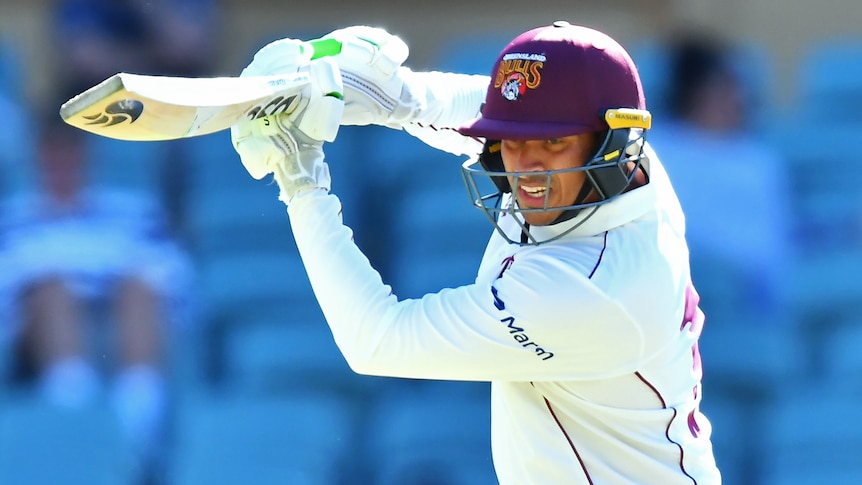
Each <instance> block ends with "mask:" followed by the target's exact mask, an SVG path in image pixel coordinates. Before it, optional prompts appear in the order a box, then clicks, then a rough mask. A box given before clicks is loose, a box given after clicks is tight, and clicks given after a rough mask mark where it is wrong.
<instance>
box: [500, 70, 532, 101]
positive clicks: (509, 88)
mask: <svg viewBox="0 0 862 485" xmlns="http://www.w3.org/2000/svg"><path fill="white" fill-rule="evenodd" d="M526 90H527V83H526V79H524V75H523V74H521V73H520V72H513V73H512V74H510V75H509V76H508V77H506V80H505V81H504V82H503V85H502V88H501V90H500V93H501V94H502V95H503V97H504V98H506V99H507V100H509V101H516V100H517V99H518V98H520V97H521V95H522V94H524V92H525V91H526Z"/></svg>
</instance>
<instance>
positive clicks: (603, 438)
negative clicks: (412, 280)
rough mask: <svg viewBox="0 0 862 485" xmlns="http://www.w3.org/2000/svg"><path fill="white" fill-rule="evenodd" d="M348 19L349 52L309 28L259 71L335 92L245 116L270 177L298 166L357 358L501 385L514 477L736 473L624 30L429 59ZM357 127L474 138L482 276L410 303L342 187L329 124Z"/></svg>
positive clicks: (503, 435) (498, 401)
mask: <svg viewBox="0 0 862 485" xmlns="http://www.w3.org/2000/svg"><path fill="white" fill-rule="evenodd" d="M327 37H328V38H331V39H337V40H338V41H340V43H341V49H340V51H339V52H338V53H337V54H335V55H334V56H330V57H323V58H319V59H315V60H310V59H308V56H305V57H303V56H302V55H300V54H301V53H302V52H303V43H302V42H301V41H296V40H292V39H282V40H279V41H275V42H273V43H271V44H269V45H267V46H265V47H264V48H263V49H261V50H260V51H259V52H258V53H257V54H256V56H255V58H254V60H253V61H252V62H251V64H250V65H248V66H247V67H246V69H245V70H244V72H243V75H246V76H249V75H265V74H283V73H287V72H295V70H296V69H298V68H299V64H304V65H305V68H308V69H310V72H311V73H312V77H313V78H314V79H315V82H314V86H315V89H313V90H310V91H309V92H307V93H306V94H305V95H304V96H303V99H302V101H301V102H300V103H299V104H298V106H297V107H296V109H294V110H293V111H291V112H290V113H289V114H288V113H285V114H280V115H277V116H270V117H266V118H261V119H258V120H250V121H246V122H243V123H242V124H240V125H236V126H234V127H233V128H232V140H233V145H234V148H235V149H236V151H237V152H238V153H239V155H240V158H241V160H242V163H243V165H244V166H245V168H246V169H247V170H248V172H249V173H250V174H251V175H252V176H253V177H254V178H256V179H260V178H262V177H264V176H266V175H268V174H273V176H274V178H275V180H276V182H277V183H278V185H279V187H280V196H279V197H280V200H281V201H283V202H284V203H285V204H286V205H287V213H288V215H289V218H290V223H291V227H292V228H293V234H294V237H295V239H296V243H297V246H298V248H299V252H300V254H301V256H302V259H303V262H304V263H305V267H306V269H307V272H308V276H309V278H310V281H311V284H312V286H313V288H314V291H315V294H316V297H317V299H318V302H319V304H320V307H321V308H322V310H323V313H324V315H325V317H326V320H327V322H328V324H329V326H330V327H331V329H332V333H333V336H334V338H335V341H336V343H337V344H338V347H339V348H340V350H341V352H342V353H343V355H344V357H345V359H346V360H347V362H348V363H349V365H350V367H351V368H352V369H353V370H354V371H355V372H357V373H360V374H367V375H376V376H392V377H407V378H417V379H444V380H468V381H490V382H491V388H492V392H491V402H492V430H493V431H492V436H491V442H492V451H493V457H494V465H495V469H496V473H497V476H498V478H499V481H500V483H501V484H504V485H523V484H567V485H577V484H580V485H587V484H595V485H630V484H641V485H644V484H654V485H716V484H719V483H720V482H721V478H720V474H719V471H718V469H717V467H716V464H715V460H714V458H713V452H712V445H711V442H710V433H711V426H710V423H709V421H708V420H707V418H706V417H705V416H704V415H703V414H702V413H701V412H700V409H699V404H700V401H701V395H702V392H701V375H702V374H701V360H700V354H699V352H698V338H699V336H700V334H701V330H702V328H703V323H704V315H703V313H702V312H701V311H700V309H699V307H698V295H697V292H696V291H695V289H694V287H693V286H692V283H691V278H690V271H689V258H688V248H687V245H686V241H685V236H684V229H685V228H684V218H683V213H682V210H681V208H680V205H679V202H678V201H677V198H676V195H675V194H674V191H673V188H672V187H671V184H670V181H669V180H668V176H667V174H666V173H665V170H664V169H663V168H662V165H661V163H660V161H659V159H658V157H657V155H656V154H655V153H654V152H653V150H652V149H651V147H650V146H649V144H648V143H647V142H646V134H647V132H648V131H649V129H650V127H651V121H652V119H651V115H650V113H649V111H647V108H646V102H645V98H644V94H643V89H642V87H641V82H640V79H639V76H638V71H637V68H636V66H635V65H634V63H633V61H632V59H631V57H630V56H629V54H628V53H627V52H626V51H625V50H624V49H623V47H621V46H620V44H618V43H617V42H616V41H615V40H614V39H612V38H611V37H609V36H608V35H606V34H604V33H601V32H598V31H596V30H593V29H590V28H586V27H582V26H576V25H571V24H569V23H567V22H563V21H558V22H554V23H553V24H551V25H547V26H543V27H539V28H535V29H531V30H529V31H526V32H524V33H522V34H520V35H518V36H516V37H515V38H514V39H513V40H512V41H511V42H510V43H509V44H508V45H506V46H501V47H502V51H501V52H500V54H499V56H498V58H497V60H496V62H495V64H494V67H493V70H492V71H491V72H490V73H489V76H471V75H463V74H456V73H442V72H414V71H412V70H410V69H409V68H407V67H405V66H404V65H403V63H404V61H405V60H406V58H407V51H408V50H407V46H406V45H405V44H404V43H403V41H402V40H401V39H399V38H398V37H395V36H393V35H390V34H388V33H387V32H385V31H383V30H381V29H376V28H370V27H363V26H357V27H348V28H345V29H339V30H336V31H334V32H332V33H331V34H328V36H326V37H324V38H327ZM340 124H342V125H367V124H377V125H384V126H389V127H392V128H394V129H403V130H405V131H407V132H408V133H410V134H412V135H414V136H417V137H419V138H420V139H422V140H423V141H425V142H426V143H428V144H430V145H431V146H434V147H436V148H438V149H441V150H446V151H449V152H451V153H455V154H462V155H468V156H470V158H469V159H468V160H467V161H466V162H465V163H464V164H463V166H462V172H463V175H464V178H465V181H466V182H467V184H466V185H467V189H468V192H469V195H470V198H469V200H472V203H473V204H474V205H475V206H476V207H477V208H478V209H480V210H482V211H485V212H486V213H487V215H488V219H489V220H490V221H491V222H492V223H493V226H494V227H493V230H490V228H489V233H490V234H489V240H488V245H487V249H486V251H485V254H484V256H483V258H482V261H481V265H480V267H479V269H478V273H477V275H476V280H475V282H474V283H473V284H470V285H467V286H462V287H458V288H449V289H443V290H441V291H439V292H438V293H433V294H428V295H425V296H424V297H422V298H420V299H399V297H398V288H390V287H389V286H388V285H386V284H384V283H383V281H382V280H381V277H380V275H379V274H378V273H377V272H376V271H375V270H374V269H373V268H372V266H371V264H370V263H369V261H368V259H367V258H366V257H365V256H364V255H363V253H362V252H361V251H360V249H359V248H358V247H357V246H356V245H355V244H354V242H353V238H352V231H351V229H349V228H348V227H346V226H345V225H344V224H343V223H342V218H341V209H342V208H341V202H340V201H339V199H338V197H337V196H336V195H334V194H332V193H330V191H329V189H330V175H329V170H328V165H327V162H326V161H325V160H324V151H323V144H324V141H323V140H333V139H335V136H336V134H337V130H338V127H339V125H340ZM369 156H373V154H370V155H369ZM332 162H333V163H337V162H338V160H333V161H332ZM441 169H442V168H441ZM488 179H490V181H492V182H493V183H492V184H481V183H479V182H480V181H482V180H488ZM485 185H487V186H491V187H494V190H492V191H490V192H488V193H483V192H480V191H479V187H481V186H485ZM441 230H445V228H441Z"/></svg>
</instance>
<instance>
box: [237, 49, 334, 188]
mask: <svg viewBox="0 0 862 485" xmlns="http://www.w3.org/2000/svg"><path fill="white" fill-rule="evenodd" d="M302 69H307V70H308V72H309V78H310V80H311V82H310V83H309V85H308V86H306V88H305V89H304V90H303V92H302V94H301V95H300V96H297V100H296V101H295V102H294V103H291V105H290V106H289V107H288V108H287V110H285V112H284V113H282V114H280V115H279V117H278V120H279V121H280V124H276V123H274V122H273V121H274V119H275V118H273V117H267V118H259V119H254V120H246V121H243V122H241V123H239V124H237V125H234V126H232V127H231V141H232V142H233V146H234V149H235V150H236V151H237V153H238V154H239V156H240V161H241V162H242V164H243V166H244V167H245V169H246V171H248V173H249V175H251V176H252V177H253V178H254V179H256V180H260V179H262V178H263V177H264V176H266V175H267V174H270V173H273V172H274V171H275V169H276V167H277V166H278V165H279V164H280V163H282V161H283V159H284V157H285V156H288V155H289V154H290V153H291V151H290V150H289V149H286V148H285V146H284V143H282V142H283V140H279V139H278V137H277V136H276V135H277V132H276V131H271V129H274V128H280V129H281V131H287V130H288V129H290V130H292V131H294V132H299V134H301V135H302V137H305V138H307V139H308V140H311V141H315V142H318V143H320V145H322V143H323V141H334V140H335V138H336V136H337V134H338V127H339V125H340V122H341V117H342V114H343V112H344V102H343V101H342V99H341V98H342V91H343V87H342V84H341V74H340V72H339V70H338V66H337V65H336V64H335V62H334V61H333V60H331V59H328V58H322V59H318V60H315V61H311V62H309V63H307V64H306V65H305V66H303V67H302ZM295 152H296V150H293V153H295Z"/></svg>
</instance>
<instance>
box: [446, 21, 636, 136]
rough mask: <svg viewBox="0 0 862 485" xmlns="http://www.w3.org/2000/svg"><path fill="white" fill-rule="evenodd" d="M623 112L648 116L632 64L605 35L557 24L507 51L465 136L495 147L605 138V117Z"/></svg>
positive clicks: (533, 33) (531, 34)
mask: <svg viewBox="0 0 862 485" xmlns="http://www.w3.org/2000/svg"><path fill="white" fill-rule="evenodd" d="M615 108H635V109H646V101H645V99H644V94H643V87H642V86H641V81H640V76H639V75H638V71H637V67H636V66H635V64H634V62H633V61H632V59H631V57H630V56H629V54H628V53H627V52H626V51H625V49H623V47H622V46H621V45H620V44H619V43H618V42H617V41H615V40H614V39H612V38H611V37H609V36H608V35H606V34H604V33H602V32H599V31H597V30H594V29H591V28H588V27H582V26H577V25H571V24H569V23H568V22H565V21H557V22H554V23H553V24H552V25H550V26H545V27H539V28H536V29H533V30H530V31H527V32H525V33H523V34H521V35H519V36H518V37H516V38H515V39H514V40H512V42H510V43H509V44H508V45H507V46H506V47H505V48H504V49H503V51H502V52H501V53H500V55H499V57H498V58H497V62H496V63H495V64H494V69H493V71H492V72H491V83H490V85H489V87H488V93H487V95H486V96H485V104H484V106H483V108H482V113H481V115H480V116H479V117H478V118H476V119H474V120H472V121H470V122H468V123H466V124H465V125H463V126H462V127H461V128H460V130H459V131H460V132H461V133H462V134H464V135H468V136H474V137H482V138H486V139H492V140H503V139H508V140H535V139H546V138H559V137H563V136H569V135H576V134H580V133H589V132H601V131H604V130H607V129H608V125H607V123H606V122H605V117H604V114H605V111H606V110H608V109H615Z"/></svg>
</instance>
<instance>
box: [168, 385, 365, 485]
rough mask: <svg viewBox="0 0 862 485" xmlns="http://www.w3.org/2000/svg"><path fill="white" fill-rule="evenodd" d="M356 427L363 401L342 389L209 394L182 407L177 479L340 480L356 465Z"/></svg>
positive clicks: (221, 482)
mask: <svg viewBox="0 0 862 485" xmlns="http://www.w3.org/2000/svg"><path fill="white" fill-rule="evenodd" d="M355 427H356V414H355V409H354V408H353V406H352V405H351V404H350V403H348V402H346V401H345V400H344V399H343V398H341V397H340V396H338V395H335V394H325V393H314V392H307V391H305V390H303V391H300V392H296V393H294V394H292V395H282V396H280V397H272V398H268V399H252V398H243V399H239V398H231V397H218V396H212V395H201V396H198V397H197V398H195V399H189V400H188V401H186V402H185V403H183V404H182V405H181V407H180V409H179V412H178V415H177V426H176V443H175V452H174V454H173V458H174V459H173V465H172V466H171V467H170V468H171V470H170V472H169V477H170V481H169V483H171V484H174V485H234V484H239V483H254V484H256V485H284V484H293V485H332V484H334V483H339V480H340V479H341V475H342V474H344V473H346V472H347V471H348V470H349V469H350V467H351V464H350V460H349V456H348V454H349V453H350V452H351V451H352V450H353V446H354V438H355V432H356V429H355Z"/></svg>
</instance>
